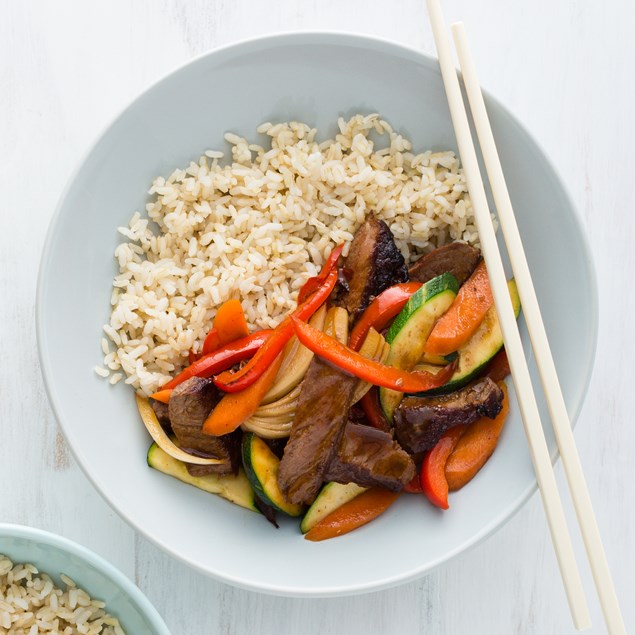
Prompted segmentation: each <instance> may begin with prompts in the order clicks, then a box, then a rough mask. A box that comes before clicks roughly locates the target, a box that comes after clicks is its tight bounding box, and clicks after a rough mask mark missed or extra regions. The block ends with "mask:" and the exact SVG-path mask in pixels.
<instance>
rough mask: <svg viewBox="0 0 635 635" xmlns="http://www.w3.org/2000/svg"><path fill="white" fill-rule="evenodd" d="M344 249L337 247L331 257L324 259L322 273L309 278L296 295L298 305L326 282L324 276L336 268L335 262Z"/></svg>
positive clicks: (340, 246) (342, 246) (341, 246)
mask: <svg viewBox="0 0 635 635" xmlns="http://www.w3.org/2000/svg"><path fill="white" fill-rule="evenodd" d="M343 249H344V245H338V246H337V247H335V249H333V251H332V252H331V255H330V256H329V257H328V258H327V259H326V262H325V263H324V266H323V267H322V271H320V273H319V274H318V275H317V276H313V277H312V278H309V279H308V280H307V281H306V282H305V283H304V285H303V287H302V288H301V289H300V293H298V304H302V302H304V301H305V300H306V299H307V298H309V297H310V296H311V295H312V294H313V293H315V292H316V291H317V290H318V289H319V288H320V286H321V285H322V284H324V281H325V280H326V276H328V275H329V273H331V271H332V270H333V269H334V268H335V267H336V266H337V261H338V260H339V258H340V256H341V254H342V250H343Z"/></svg>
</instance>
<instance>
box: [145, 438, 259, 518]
mask: <svg viewBox="0 0 635 635" xmlns="http://www.w3.org/2000/svg"><path fill="white" fill-rule="evenodd" d="M147 461H148V465H149V466H150V467H151V468H154V469H155V470H158V471H159V472H163V473H164V474H167V475H168V476H172V477H174V478H176V479H178V480H179V481H182V482H183V483H187V484H188V485H193V486H194V487H197V488H198V489H201V490H203V491H205V492H209V493H210V494H218V496H221V497H222V498H225V499H227V500H228V501H231V502H232V503H235V504H236V505H240V506H241V507H244V508H245V509H249V510H251V511H252V512H256V513H260V511H259V510H258V508H257V507H256V495H255V493H254V490H253V488H252V487H251V485H250V484H249V481H248V480H247V476H246V475H245V472H244V471H243V470H240V471H239V472H238V474H208V475H206V476H192V475H191V474H190V473H189V472H188V471H187V468H186V467H185V463H183V462H182V461H178V460H177V459H175V458H173V457H171V456H170V455H169V454H166V453H165V452H164V451H163V450H162V449H161V448H160V447H159V446H158V445H157V444H156V443H153V444H152V445H151V446H150V448H149V449H148V455H147Z"/></svg>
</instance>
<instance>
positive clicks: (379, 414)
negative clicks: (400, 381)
mask: <svg viewBox="0 0 635 635" xmlns="http://www.w3.org/2000/svg"><path fill="white" fill-rule="evenodd" d="M359 405H360V406H361V407H362V410H363V411H364V414H365V415H366V418H367V419H368V422H369V423H370V425H371V426H373V428H377V429H378V430H386V431H389V430H390V424H389V423H388V419H386V415H385V414H384V411H383V410H382V408H381V406H380V405H379V391H378V390H377V386H372V387H371V389H370V390H369V391H368V392H367V393H366V394H365V395H364V396H363V397H362V398H361V399H360V400H359Z"/></svg>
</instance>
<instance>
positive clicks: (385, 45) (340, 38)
mask: <svg viewBox="0 0 635 635" xmlns="http://www.w3.org/2000/svg"><path fill="white" fill-rule="evenodd" d="M307 40H308V41H307ZM347 43H352V44H356V45H357V46H358V47H363V46H366V47H371V48H374V49H375V50H376V51H377V52H379V53H386V52H388V53H393V54H400V55H404V54H405V55H407V56H409V57H410V59H413V58H419V61H423V62H424V63H425V64H437V65H438V58H437V57H436V56H434V55H432V54H430V53H427V52H425V51H422V50H419V49H416V48H414V47H411V46H408V45H405V44H401V43H399V42H396V41H394V40H391V39H389V38H383V37H379V36H375V35H369V34H366V33H361V32H354V31H342V30H298V31H279V32H273V33H267V34H264V35H259V36H255V37H249V38H243V39H240V40H237V41H235V42H231V43H229V44H225V45H223V46H220V47H217V48H213V49H211V50H208V51H205V52H203V53H201V54H199V55H196V56H195V57H193V58H191V59H189V60H187V61H186V62H184V63H182V64H180V65H178V66H177V67H175V68H173V69H172V70H169V71H167V72H166V73H165V74H163V75H162V76H161V77H159V78H158V79H157V80H155V81H153V82H152V83H150V84H149V85H148V86H146V88H144V89H143V90H142V91H140V92H139V93H137V94H136V95H135V96H134V97H133V98H132V99H130V100H129V101H128V102H127V103H126V104H125V105H124V106H123V107H122V108H120V109H119V110H118V111H117V113H116V114H115V115H114V116H113V117H112V118H111V119H110V120H109V121H108V123H107V124H106V125H105V126H103V127H102V129H101V131H100V132H99V133H98V134H97V135H96V136H95V138H94V140H93V141H92V143H90V144H89V145H88V147H87V149H85V150H84V152H83V153H81V154H80V158H79V160H78V162H77V164H76V166H75V168H74V170H73V171H72V172H71V174H70V176H69V177H68V180H67V182H66V185H65V187H64V189H63V190H62V193H61V194H60V197H59V199H58V202H57V205H56V207H55V211H54V213H53V215H52V217H51V220H50V223H49V226H48V229H47V232H46V236H45V241H44V247H43V250H42V255H41V259H40V266H39V270H38V278H37V289H36V311H35V313H36V315H35V317H36V339H37V343H38V357H39V361H40V367H41V371H42V377H43V381H44V387H45V390H46V394H47V397H48V400H49V404H50V405H51V409H52V410H53V414H54V415H55V419H56V421H57V422H58V424H59V426H60V428H61V429H62V431H63V432H64V435H65V437H66V426H65V424H64V423H63V421H62V419H61V418H60V417H59V414H58V413H59V412H60V411H61V410H60V408H59V407H58V403H57V399H56V396H55V393H54V391H53V388H52V385H51V383H50V381H49V379H48V377H50V376H52V374H51V373H52V371H51V369H50V368H49V364H48V360H47V359H46V358H45V356H44V355H43V347H42V346H41V342H42V341H43V337H44V333H43V329H44V326H43V324H44V319H45V317H44V314H43V308H42V307H43V301H42V298H43V294H44V280H45V275H46V274H45V271H46V263H47V261H48V259H49V258H50V256H51V252H52V245H53V241H52V236H53V234H54V231H55V228H56V225H57V223H58V220H59V218H60V216H61V215H62V210H63V209H64V206H65V202H66V199H67V197H68V194H69V192H70V190H71V188H72V187H73V185H74V183H75V180H76V178H77V176H78V174H79V172H80V170H81V169H82V166H83V165H84V163H85V162H86V160H87V159H88V157H89V156H90V155H91V154H92V153H93V151H94V150H95V148H96V147H97V146H98V145H99V144H100V143H101V142H102V140H103V139H104V138H105V137H106V136H107V135H108V134H109V132H110V130H111V128H112V127H113V126H114V125H115V124H116V123H117V121H118V120H119V119H120V118H121V117H122V116H124V115H125V113H126V112H127V111H128V110H129V109H130V108H131V107H132V106H133V104H135V103H136V102H137V101H138V100H140V99H141V98H143V97H144V96H145V95H147V94H148V93H150V92H151V91H152V90H154V88H155V87H157V86H159V85H160V84H162V83H163V82H166V81H169V80H170V79H171V78H172V76H174V75H177V74H178V73H180V72H181V71H183V70H184V69H185V68H188V67H190V66H193V65H195V64H197V63H199V62H201V61H202V60H204V59H206V58H208V57H213V56H215V55H217V54H222V53H225V52H228V53H231V52H232V51H233V50H238V49H241V48H243V47H247V48H249V47H252V46H261V47H263V46H264V47H267V48H270V47H275V46H279V45H280V44H282V45H290V44H305V45H308V44H312V45H324V44H334V45H335V44H337V45H345V44H347ZM457 72H459V71H458V70H457ZM482 91H483V95H484V97H485V99H486V102H487V103H489V104H491V105H493V106H494V107H495V108H496V109H498V111H499V112H500V113H501V114H502V115H503V116H505V117H507V118H509V119H510V120H511V122H512V123H513V124H514V125H515V126H516V127H517V129H518V131H519V133H520V134H521V135H523V136H524V137H525V138H526V139H527V140H529V141H530V142H531V144H533V146H534V147H535V150H536V153H537V155H538V156H539V157H540V158H541V160H543V161H544V163H545V165H546V166H547V167H548V169H549V170H550V171H551V172H552V174H553V176H554V180H555V181H556V182H557V184H558V186H559V187H560V188H561V190H562V194H563V197H564V200H565V201H566V203H567V205H568V206H569V207H570V209H571V210H572V212H573V213H572V220H573V223H574V224H575V225H576V226H577V229H578V233H579V235H580V238H581V242H582V249H583V252H584V255H585V262H586V265H587V266H586V269H587V270H586V272H585V273H586V275H587V278H588V280H589V287H590V288H589V289H588V292H589V296H590V298H589V300H590V305H591V307H592V314H591V316H590V318H591V320H590V321H591V331H592V338H593V342H592V345H591V346H590V347H589V349H588V352H587V359H586V360H585V361H586V367H587V368H588V371H587V373H586V377H585V381H584V382H583V385H581V386H580V391H581V392H580V394H581V397H580V399H579V402H578V403H577V404H575V408H574V410H573V411H572V412H571V413H569V417H570V421H571V425H572V427H574V426H575V423H576V421H577V419H578V417H579V415H580V412H581V410H582V407H583V405H584V402H585V397H586V394H587V392H588V387H589V384H590V382H591V378H592V375H593V369H594V366H595V358H596V353H597V344H598V330H599V301H598V285H597V274H596V268H595V265H594V260H593V252H592V250H591V245H590V239H589V237H588V235H587V233H586V230H585V228H584V225H583V223H582V219H581V217H580V214H579V212H578V209H577V206H576V205H575V204H574V201H573V198H572V196H571V194H570V192H569V188H568V186H567V181H566V180H564V179H563V178H562V175H561V172H560V170H559V169H558V168H557V167H556V166H555V165H554V163H553V162H552V161H551V159H550V158H549V156H548V154H547V153H546V151H545V149H544V148H543V146H542V144H541V143H540V142H539V141H538V140H537V139H536V138H535V137H534V136H533V135H532V134H531V133H530V132H529V130H528V128H527V127H526V126H525V125H524V124H523V123H522V122H521V121H520V120H519V119H518V118H517V117H516V115H515V114H514V113H513V112H511V110H509V109H508V108H507V107H506V106H504V105H503V104H502V103H501V102H500V101H499V100H498V99H496V98H495V97H494V96H492V94H491V93H490V92H489V91H487V90H486V89H484V88H482ZM68 445H69V447H70V449H71V452H72V454H73V457H74V458H75V460H76V461H77V463H78V464H79V466H80V467H81V469H82V472H83V473H84V476H85V477H86V478H87V479H88V480H89V481H90V482H91V483H92V485H93V486H94V487H95V489H96V490H97V491H98V492H99V494H100V496H101V497H102V498H103V499H104V500H105V501H106V503H107V504H108V505H109V506H110V507H111V508H112V509H114V510H115V511H116V512H117V515H118V516H119V517H120V518H122V519H123V520H124V521H125V522H126V523H128V524H129V525H131V526H132V527H133V528H134V529H135V530H136V531H138V532H139V533H140V534H141V535H143V536H144V537H145V538H147V539H148V540H150V541H151V542H152V543H153V544H155V545H157V546H158V547H160V548H161V549H162V550H163V551H165V552H166V553H167V554H169V555H170V556H171V557H173V558H176V559H177V560H179V561H180V562H182V563H184V564H186V565H188V566H189V567H192V568H193V569H195V570H196V571H199V572H201V573H203V574H205V575H207V576H209V577H212V578H214V579H216V580H219V581H221V582H223V583H226V584H231V585H233V586H236V587H239V588H242V589H246V590H249V591H257V592H260V593H264V594H267V595H275V596H286V597H298V598H302V597H304V598H318V597H322V598H324V597H341V596H346V595H349V596H350V595H359V594H363V593H370V592H373V591H379V590H383V589H388V588H390V587H394V586H397V585H399V584H405V583H407V582H410V581H413V580H416V579H418V578H420V577H422V576H424V575H428V574H429V573H431V572H432V571H434V570H435V569H436V568H437V567H439V566H441V565H443V564H444V563H445V562H448V561H449V560H451V559H453V558H455V557H456V556H457V555H459V554H461V553H464V552H466V551H468V550H470V549H472V548H473V547H475V546H477V545H478V544H480V543H481V542H482V541H484V540H485V539H486V538H489V537H491V536H492V535H493V534H495V533H496V532H497V531H498V530H500V529H501V528H502V527H503V526H504V525H505V524H506V523H507V522H509V520H511V518H512V517H513V516H515V515H516V514H517V513H518V511H519V510H520V509H521V508H522V507H523V506H524V505H525V503H526V502H527V501H528V500H529V498H530V497H531V496H532V495H533V494H534V493H535V492H536V491H537V489H538V484H537V481H536V478H535V477H534V478H533V480H532V481H531V482H530V484H529V485H528V486H527V487H526V489H525V490H524V491H523V492H522V494H521V495H520V496H519V497H518V499H517V501H516V502H515V504H514V505H511V506H510V507H508V508H507V509H505V510H504V511H503V512H501V513H500V514H498V515H497V516H495V517H493V518H492V519H491V521H490V522H489V523H487V524H486V525H485V526H484V527H483V528H482V529H481V531H479V532H478V533H476V534H474V535H473V536H472V537H471V538H470V539H469V540H466V541H464V542H463V543H461V544H460V545H458V546H457V547H455V548H454V549H453V550H451V551H449V552H448V553H447V554H445V555H444V557H443V558H439V559H437V560H433V561H430V562H428V563H427V564H426V565H425V566H423V567H421V566H419V567H416V568H414V569H412V570H407V571H404V572H402V573H400V574H397V575H394V576H392V577H388V578H382V579H381V580H378V581H373V582H369V583H366V584H360V585H355V586H344V587H338V586H336V585H330V586H328V587H312V588H311V589H308V590H298V589H295V588H293V587H291V586H285V585H280V584H262V583H254V582H252V581H250V580H249V579H247V578H246V577H245V576H241V577H239V576H235V575H226V574H223V573H219V572H216V571H211V570H210V569H208V568H205V567H204V566H202V565H200V564H199V563H198V562H196V561H195V560H192V559H189V558H187V557H185V556H182V555H181V554H179V553H176V552H175V551H173V550H172V548H171V547H170V546H169V545H167V544H165V543H164V542H163V541H161V540H159V539H157V538H155V537H154V536H152V535H150V534H149V533H148V532H147V531H146V530H145V529H144V528H143V527H141V526H140V525H139V524H138V523H136V522H135V521H133V520H132V519H131V518H129V517H128V516H127V515H126V514H124V512H122V511H121V510H120V509H119V508H118V506H117V505H116V504H115V503H114V502H113V501H110V500H109V499H108V498H107V497H106V496H105V495H104V493H103V492H102V490H101V488H100V486H99V485H98V483H96V482H95V480H94V478H93V476H92V475H91V473H90V470H89V466H88V464H87V461H85V460H84V458H83V457H82V456H81V454H80V453H79V452H78V451H76V449H75V448H74V446H73V445H72V444H71V443H70V442H69V444H68ZM558 459H559V452H558V448H557V447H555V448H554V450H553V452H551V462H552V464H555V463H556V461H557V460H558Z"/></svg>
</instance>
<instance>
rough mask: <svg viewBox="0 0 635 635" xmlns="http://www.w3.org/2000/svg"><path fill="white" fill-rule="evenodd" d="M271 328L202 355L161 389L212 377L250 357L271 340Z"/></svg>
mask: <svg viewBox="0 0 635 635" xmlns="http://www.w3.org/2000/svg"><path fill="white" fill-rule="evenodd" d="M272 333H273V331H271V330H262V331H258V332H257V333H254V334H253V335H248V336H247V337H243V338H241V339H239V340H236V341H234V342H230V343H229V344H225V346H223V347H222V348H219V349H218V350H217V351H214V352H213V353H210V354H209V355H205V356H204V357H201V359H199V360H197V361H195V362H194V363H193V364H191V365H190V366H188V367H187V368H185V369H184V370H182V371H181V372H180V373H179V374H178V375H177V376H176V377H175V378H174V379H172V380H171V381H169V382H168V383H167V384H165V385H164V386H163V387H162V388H161V390H167V389H170V388H176V387H177V386H178V385H179V384H181V383H183V382H184V381H185V380H186V379H189V378H190V377H211V376H212V375H215V374H216V373H220V372H221V371H223V370H226V369H227V368H230V367H232V366H233V365H234V364H237V363H238V362H242V361H243V360H244V359H248V358H249V357H251V356H252V355H254V354H255V353H256V352H257V351H259V350H261V349H262V346H263V345H264V344H265V343H266V342H267V341H268V340H269V337H270V335H271V334H272Z"/></svg>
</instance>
